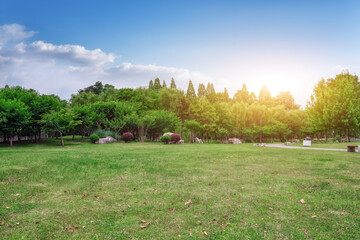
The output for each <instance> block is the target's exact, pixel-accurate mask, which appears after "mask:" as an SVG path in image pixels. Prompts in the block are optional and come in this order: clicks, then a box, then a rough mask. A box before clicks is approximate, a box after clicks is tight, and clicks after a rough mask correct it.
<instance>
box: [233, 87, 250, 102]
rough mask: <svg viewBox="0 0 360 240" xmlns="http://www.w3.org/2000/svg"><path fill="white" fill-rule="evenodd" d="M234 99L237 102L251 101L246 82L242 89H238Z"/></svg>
mask: <svg viewBox="0 0 360 240" xmlns="http://www.w3.org/2000/svg"><path fill="white" fill-rule="evenodd" d="M234 100H235V101H236V102H247V103H249V101H250V94H249V92H248V90H247V88H246V85H245V83H244V84H243V87H242V89H241V90H238V91H237V92H236V93H235V95H234Z"/></svg>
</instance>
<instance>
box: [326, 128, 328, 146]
mask: <svg viewBox="0 0 360 240" xmlns="http://www.w3.org/2000/svg"><path fill="white" fill-rule="evenodd" d="M327 141H328V137H327V130H325V143H327Z"/></svg>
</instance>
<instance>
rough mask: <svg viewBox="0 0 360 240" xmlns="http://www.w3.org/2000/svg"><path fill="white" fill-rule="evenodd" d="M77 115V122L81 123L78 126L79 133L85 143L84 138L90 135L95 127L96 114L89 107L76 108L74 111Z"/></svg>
mask: <svg viewBox="0 0 360 240" xmlns="http://www.w3.org/2000/svg"><path fill="white" fill-rule="evenodd" d="M72 111H73V112H74V113H75V114H74V116H75V120H78V121H81V124H79V125H77V127H76V128H77V132H79V133H80V135H81V140H82V141H84V136H85V135H86V134H90V131H91V130H92V129H93V128H94V127H95V126H96V125H95V121H94V118H95V114H94V113H93V111H92V110H91V108H90V107H89V106H76V107H74V108H73V109H72Z"/></svg>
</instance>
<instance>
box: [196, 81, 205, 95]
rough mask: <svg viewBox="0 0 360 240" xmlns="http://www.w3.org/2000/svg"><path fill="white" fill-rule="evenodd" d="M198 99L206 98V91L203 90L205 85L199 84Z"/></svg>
mask: <svg viewBox="0 0 360 240" xmlns="http://www.w3.org/2000/svg"><path fill="white" fill-rule="evenodd" d="M198 97H206V89H205V85H204V84H203V83H200V84H199V88H198Z"/></svg>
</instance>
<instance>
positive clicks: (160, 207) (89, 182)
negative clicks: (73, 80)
mask: <svg viewBox="0 0 360 240" xmlns="http://www.w3.org/2000/svg"><path fill="white" fill-rule="evenodd" d="M58 141H59V140H55V139H48V140H46V141H45V142H44V143H42V144H29V145H26V144H24V145H18V146H16V147H14V148H8V147H0V163H1V168H0V192H1V194H0V202H1V208H0V216H1V220H0V225H1V226H0V235H1V236H2V238H10V239H20V238H26V239H190V238H192V239H202V238H214V239H215V238H216V239H218V238H223V239H263V238H264V239H360V231H359V230H360V227H359V226H360V217H359V216H360V177H359V176H360V175H359V172H360V154H359V153H347V152H334V151H315V150H313V151H306V150H298V149H281V148H261V147H254V146H253V145H252V144H241V145H223V144H183V145H164V144H161V143H130V144H125V143H112V144H99V145H95V144H89V143H88V142H86V143H81V142H80V138H77V139H75V141H71V140H70V138H69V139H66V140H65V141H66V144H65V147H64V148H61V147H59V146H58V144H59V142H58Z"/></svg>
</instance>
